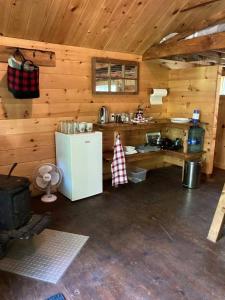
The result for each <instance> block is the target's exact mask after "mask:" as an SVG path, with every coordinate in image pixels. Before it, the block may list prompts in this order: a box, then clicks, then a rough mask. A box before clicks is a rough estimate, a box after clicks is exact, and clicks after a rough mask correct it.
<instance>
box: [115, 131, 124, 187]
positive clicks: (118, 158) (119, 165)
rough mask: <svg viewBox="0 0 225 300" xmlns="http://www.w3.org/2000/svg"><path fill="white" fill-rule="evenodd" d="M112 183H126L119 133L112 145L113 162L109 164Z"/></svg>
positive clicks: (116, 184)
mask: <svg viewBox="0 0 225 300" xmlns="http://www.w3.org/2000/svg"><path fill="white" fill-rule="evenodd" d="M111 172H112V185H113V186H116V187H117V186H118V185H119V184H124V183H127V171H126V161H125V155H124V152H123V147H122V144H121V142H120V137H119V135H118V136H117V137H116V142H115V145H114V155H113V162H112V164H111Z"/></svg>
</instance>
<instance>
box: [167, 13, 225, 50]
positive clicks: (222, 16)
mask: <svg viewBox="0 0 225 300" xmlns="http://www.w3.org/2000/svg"><path fill="white" fill-rule="evenodd" d="M224 20H225V10H222V11H220V12H218V13H216V14H212V15H211V16H210V17H209V18H208V19H204V20H202V21H200V22H199V23H198V24H196V25H195V26H192V27H190V28H189V30H188V31H185V32H180V33H178V34H177V35H175V36H173V37H171V38H170V39H168V40H166V41H165V42H163V44H167V43H171V42H177V41H180V40H182V39H184V38H186V37H187V36H189V35H191V34H193V33H195V32H197V31H200V30H204V29H207V28H208V27H211V26H215V25H218V24H220V23H221V22H222V21H224Z"/></svg>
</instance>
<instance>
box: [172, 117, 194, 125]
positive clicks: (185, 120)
mask: <svg viewBox="0 0 225 300" xmlns="http://www.w3.org/2000/svg"><path fill="white" fill-rule="evenodd" d="M170 121H171V122H172V123H178V124H185V123H189V122H190V119H189V118H171V119H170Z"/></svg>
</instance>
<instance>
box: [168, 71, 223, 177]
mask: <svg viewBox="0 0 225 300" xmlns="http://www.w3.org/2000/svg"><path fill="white" fill-rule="evenodd" d="M220 73H221V67H218V66H209V67H195V68H190V69H179V70H170V72H169V89H170V93H169V96H168V97H167V99H166V101H165V102H164V109H165V111H166V116H167V117H168V118H170V117H187V118H191V117H192V113H193V110H194V109H200V111H201V121H202V122H207V123H209V125H207V127H206V133H205V145H204V150H205V151H206V164H205V172H206V173H208V174H211V173H212V170H213V160H214V150H215V138H216V128H217V113H218V99H219V87H220Z"/></svg>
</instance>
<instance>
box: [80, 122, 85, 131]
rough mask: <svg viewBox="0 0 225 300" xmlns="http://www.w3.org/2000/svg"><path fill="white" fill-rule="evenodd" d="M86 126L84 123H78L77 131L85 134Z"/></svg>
mask: <svg viewBox="0 0 225 300" xmlns="http://www.w3.org/2000/svg"><path fill="white" fill-rule="evenodd" d="M86 124H87V123H86V122H81V123H79V131H80V132H85V129H86Z"/></svg>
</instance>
